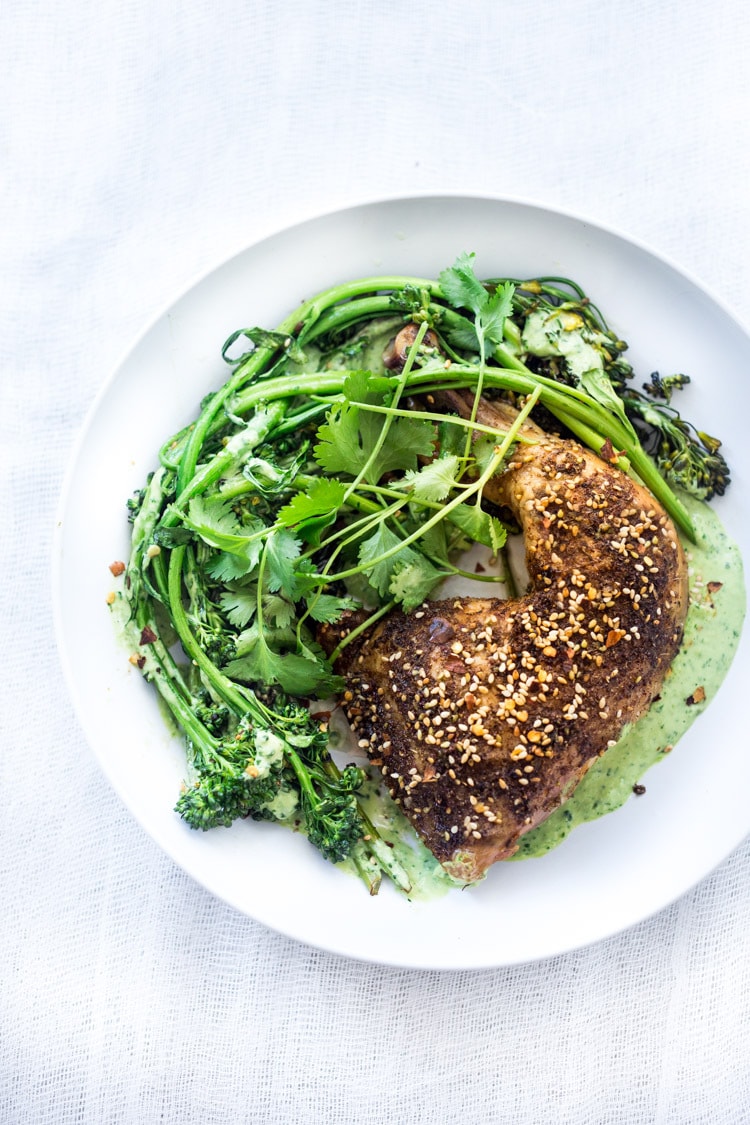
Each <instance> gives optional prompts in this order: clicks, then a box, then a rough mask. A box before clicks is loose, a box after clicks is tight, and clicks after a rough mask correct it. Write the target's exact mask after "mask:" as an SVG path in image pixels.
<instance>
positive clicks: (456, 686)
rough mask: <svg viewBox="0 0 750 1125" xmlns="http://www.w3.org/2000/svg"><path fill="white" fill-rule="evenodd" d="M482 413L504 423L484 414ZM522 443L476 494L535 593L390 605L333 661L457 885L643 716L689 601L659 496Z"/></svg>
mask: <svg viewBox="0 0 750 1125" xmlns="http://www.w3.org/2000/svg"><path fill="white" fill-rule="evenodd" d="M454 406H455V407H456V408H457V409H459V410H460V411H461V412H462V413H465V409H464V407H463V406H462V403H461V401H460V400H459V399H458V398H456V399H455V402H454ZM479 420H480V421H482V422H484V423H488V422H489V424H492V423H493V420H494V424H497V425H502V424H506V425H507V421H508V415H507V411H506V410H505V408H504V407H499V408H498V407H491V406H488V405H484V406H483V408H482V412H481V416H480V419H479ZM525 432H526V434H527V435H529V434H530V435H531V436H533V437H536V439H537V441H536V444H531V445H519V446H517V448H516V452H515V453H514V456H513V460H512V461H511V462H510V463H509V464H508V465H507V466H506V468H505V470H504V472H503V473H502V474H501V475H500V476H498V477H497V478H495V479H494V480H493V481H492V482H491V484H490V485H489V486H488V487H487V488H486V489H485V497H487V498H488V499H491V500H493V501H494V502H495V503H497V504H500V505H503V506H505V507H507V508H509V509H511V511H512V512H513V514H514V516H515V518H516V520H517V521H518V523H519V524H520V526H521V529H522V531H523V534H524V537H525V545H526V553H527V567H528V571H529V577H530V590H529V592H528V593H527V594H526V595H525V596H523V597H519V598H515V599H511V600H509V601H503V600H500V599H495V598H471V597H464V598H456V599H451V600H447V601H432V602H427V603H425V604H424V605H423V606H422V607H421V608H420V609H419V610H418V611H416V612H415V613H412V614H410V615H408V616H407V615H405V614H403V613H400V612H394V613H392V614H390V615H389V616H388V617H387V618H385V619H384V620H383V621H381V622H380V623H378V624H377V626H375V627H374V628H373V629H372V630H370V631H368V632H367V633H365V634H363V635H362V636H361V637H358V638H357V639H356V640H355V641H353V642H352V643H351V644H350V645H349V646H348V647H346V648H345V649H344V650H343V652H342V655H341V657H340V659H339V660H338V662H337V665H336V668H337V671H338V672H340V673H342V674H343V675H344V676H345V677H346V681H347V690H346V692H345V694H344V696H343V699H342V706H343V709H344V711H345V713H346V716H347V718H348V720H349V722H350V724H351V726H352V728H353V730H354V733H355V737H356V739H357V740H358V742H359V745H360V747H362V748H363V749H366V751H367V753H368V755H369V757H370V759H371V760H372V762H373V763H375V764H376V765H378V766H379V767H380V768H381V770H382V773H383V778H384V780H385V783H386V784H387V787H388V789H389V790H390V792H391V794H392V796H393V797H394V798H395V800H396V801H397V802H398V804H399V805H400V807H401V808H402V809H403V812H404V813H405V815H406V816H407V817H408V819H409V820H410V821H411V823H412V825H413V826H414V828H415V829H416V831H417V833H418V834H419V836H420V837H421V838H422V840H423V841H424V842H425V844H426V845H427V847H428V848H429V849H430V850H431V851H432V852H433V853H434V855H435V856H436V857H437V858H438V859H439V860H440V862H441V863H442V864H443V865H444V867H445V868H446V870H447V871H448V872H450V874H452V875H453V876H454V877H456V878H458V879H464V880H466V881H467V882H469V881H473V880H476V879H478V878H480V877H481V876H482V875H483V874H484V872H485V871H486V869H487V868H488V867H489V866H490V864H492V863H494V862H496V861H497V860H500V859H504V858H507V857H508V856H510V855H512V854H513V852H514V851H516V849H517V847H518V841H519V838H520V837H521V836H522V835H523V833H525V832H527V831H529V830H530V829H531V828H533V827H534V826H535V825H537V824H539V823H540V822H541V821H543V820H544V819H545V818H546V817H548V816H549V815H550V813H552V812H553V811H554V810H555V809H556V808H557V807H558V805H559V804H560V803H561V802H562V801H563V800H564V799H565V798H566V797H567V796H568V795H569V794H570V793H571V792H572V790H573V789H574V788H575V786H576V785H577V783H578V782H579V781H580V779H581V778H582V776H583V774H584V773H585V771H586V769H587V768H588V767H589V765H590V764H591V763H592V761H593V760H595V759H596V757H597V756H598V755H600V754H602V753H603V752H604V751H605V750H606V748H607V746H608V745H609V744H610V743H611V742H612V741H613V740H616V739H617V738H618V736H619V735H620V732H621V731H622V728H623V727H624V725H625V724H626V723H630V722H633V721H634V720H635V719H637V718H639V717H640V715H642V714H643V713H644V712H645V711H646V710H647V709H648V707H649V705H650V703H651V701H652V700H653V698H654V697H655V696H656V695H657V694H658V692H659V688H660V685H661V683H662V680H663V678H664V675H665V674H666V672H667V669H668V667H669V665H670V663H671V661H672V658H673V657H674V655H675V653H676V652H677V649H678V647H679V644H680V640H681V637H682V629H683V624H684V620H685V614H686V612H687V605H688V592H687V568H686V564H685V559H684V556H683V552H682V548H681V546H680V543H679V540H678V538H677V534H676V532H675V528H674V525H673V524H672V522H671V520H670V519H669V517H668V516H667V514H666V513H665V512H664V511H663V509H662V508H661V507H660V505H659V504H658V503H657V502H656V501H655V500H654V498H653V497H652V496H651V495H650V494H649V493H648V492H646V490H645V489H643V488H642V487H641V486H640V485H638V484H636V483H635V482H634V481H632V480H631V479H630V478H629V477H628V476H626V475H625V474H624V473H623V472H621V471H620V470H619V469H617V468H615V467H613V466H612V465H610V464H607V463H606V462H605V461H603V460H601V459H600V458H599V457H597V456H596V455H595V454H593V453H591V452H589V451H588V450H585V449H583V448H582V447H580V446H579V445H577V444H576V443H574V442H571V441H565V440H562V439H559V438H556V437H551V436H549V435H546V434H544V433H543V432H542V431H541V430H538V429H537V428H536V427H533V426H527V427H526V430H525ZM343 631H344V632H345V631H346V626H343ZM339 635H341V631H339Z"/></svg>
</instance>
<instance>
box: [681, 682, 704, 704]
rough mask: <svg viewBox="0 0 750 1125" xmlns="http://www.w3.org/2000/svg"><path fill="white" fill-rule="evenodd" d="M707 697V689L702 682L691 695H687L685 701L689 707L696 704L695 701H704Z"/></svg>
mask: <svg viewBox="0 0 750 1125" xmlns="http://www.w3.org/2000/svg"><path fill="white" fill-rule="evenodd" d="M705 698H706V689H705V688H704V687H703V685H702V684H701V685H700V686H699V687H697V688H696V689H695V691H694V692H693V694H692V695H689V696H688V697H687V699H686V700H685V702H686V703H687V705H688V707H692V706H693V704H695V703H702V702H703V700H704V699H705Z"/></svg>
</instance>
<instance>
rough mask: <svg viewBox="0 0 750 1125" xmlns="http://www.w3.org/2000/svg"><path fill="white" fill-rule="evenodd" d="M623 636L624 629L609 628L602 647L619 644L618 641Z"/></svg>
mask: <svg viewBox="0 0 750 1125" xmlns="http://www.w3.org/2000/svg"><path fill="white" fill-rule="evenodd" d="M624 636H625V630H624V629H610V631H609V632H608V633H607V639H606V641H605V642H604V647H605V648H612V645H616V644H619V642H620V641H621V640H622V638H623V637H624Z"/></svg>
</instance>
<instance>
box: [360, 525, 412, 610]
mask: <svg viewBox="0 0 750 1125" xmlns="http://www.w3.org/2000/svg"><path fill="white" fill-rule="evenodd" d="M400 544H401V540H400V539H399V537H398V536H397V535H396V534H395V533H394V532H393V531H391V529H390V528H389V527H388V525H387V524H385V523H380V524H378V527H377V530H376V531H375V532H374V533H373V534H372V535H371V536H370V538H369V539H365V541H364V542H363V543H362V544H361V546H360V548H359V562H360V564H361V566H362V569H363V571H364V573H365V574H366V575H367V578H368V580H369V582H370V584H371V585H372V586H374V587H375V589H376V590H377V591H378V593H379V594H380V595H381V596H382V597H384V596H385V595H386V594H387V593H388V590H389V587H390V585H391V578H392V577H393V568H394V566H395V565H396V560H397V559H399V556H401V557H400V561H401V562H402V563H403V562H404V555H405V554H407V552H408V554H409V555H412V554H413V553H414V552H413V551H411V550H410V548H409V547H405V548H404V549H403V552H402V551H399V552H395V553H394V554H393V555H391V556H390V558H387V559H383V560H382V561H380V562H376V563H374V564H373V563H372V560H373V559H378V558H380V556H381V555H384V554H385V553H386V552H387V551H390V550H392V549H393V548H394V547H398V546H400Z"/></svg>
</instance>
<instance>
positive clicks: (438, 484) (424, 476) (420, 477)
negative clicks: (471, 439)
mask: <svg viewBox="0 0 750 1125" xmlns="http://www.w3.org/2000/svg"><path fill="white" fill-rule="evenodd" d="M460 467H461V461H460V459H459V457H457V456H456V455H455V454H453V453H451V454H449V455H448V456H447V457H436V458H435V459H434V460H433V461H428V463H427V464H426V465H424V466H423V467H422V468H421V469H420V470H419V471H418V472H414V471H413V470H410V471H409V472H407V473H405V474H404V478H403V481H402V482H401V487H408V488H409V489H410V491H411V495H412V496H413V497H414V499H415V500H425V501H427V502H428V503H438V502H439V501H440V500H445V498H446V496H447V495H448V493H449V492H450V490H451V488H453V486H454V485H455V484H456V478H457V476H458V473H459V470H460Z"/></svg>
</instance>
